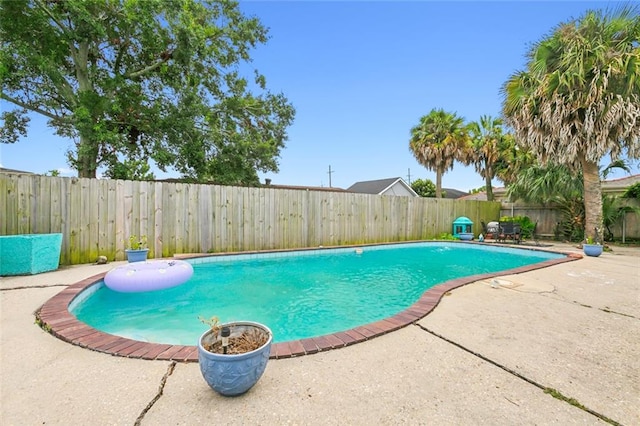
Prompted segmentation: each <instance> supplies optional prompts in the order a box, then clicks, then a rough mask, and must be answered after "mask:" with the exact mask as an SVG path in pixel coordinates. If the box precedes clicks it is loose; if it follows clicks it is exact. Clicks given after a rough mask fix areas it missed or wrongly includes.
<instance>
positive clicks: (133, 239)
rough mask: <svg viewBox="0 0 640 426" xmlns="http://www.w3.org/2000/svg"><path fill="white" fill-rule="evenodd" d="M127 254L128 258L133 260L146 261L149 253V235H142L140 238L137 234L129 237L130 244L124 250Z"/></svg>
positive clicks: (130, 260)
mask: <svg viewBox="0 0 640 426" xmlns="http://www.w3.org/2000/svg"><path fill="white" fill-rule="evenodd" d="M124 252H125V253H126V254H127V260H128V261H129V263H131V262H144V261H145V260H147V255H148V254H149V247H148V246H147V236H146V235H142V236H140V238H138V237H137V236H136V235H131V236H130V237H129V244H128V245H127V248H126V249H125V251H124Z"/></svg>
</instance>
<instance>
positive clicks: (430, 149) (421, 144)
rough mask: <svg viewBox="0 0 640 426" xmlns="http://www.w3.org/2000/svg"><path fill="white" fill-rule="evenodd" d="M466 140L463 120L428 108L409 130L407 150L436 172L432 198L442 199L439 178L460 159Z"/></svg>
mask: <svg viewBox="0 0 640 426" xmlns="http://www.w3.org/2000/svg"><path fill="white" fill-rule="evenodd" d="M468 138H469V137H468V135H467V132H466V129H465V125H464V119H463V118H461V117H458V116H457V115H456V114H455V113H450V112H446V111H444V110H442V109H432V110H431V112H429V114H427V115H425V116H423V117H422V118H421V119H420V124H418V125H417V126H415V127H414V128H412V129H411V141H410V142H409V149H411V152H413V155H414V156H415V157H416V160H418V162H419V163H420V164H422V165H423V166H425V167H426V168H427V169H428V170H433V171H435V172H436V198H442V175H443V174H444V173H445V172H446V171H447V170H451V169H452V168H453V162H454V160H457V159H460V158H462V150H463V149H464V146H465V144H466V143H467V141H468Z"/></svg>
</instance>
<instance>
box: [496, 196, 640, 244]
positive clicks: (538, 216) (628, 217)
mask: <svg viewBox="0 0 640 426" xmlns="http://www.w3.org/2000/svg"><path fill="white" fill-rule="evenodd" d="M621 204H622V205H626V206H630V207H635V208H638V207H640V202H639V201H638V200H635V199H623V200H621ZM500 216H528V217H529V219H531V220H532V221H533V222H538V228H537V234H538V236H540V237H542V238H554V237H555V228H556V224H557V223H558V222H560V221H562V220H563V216H562V212H561V211H560V209H559V208H557V207H556V206H553V205H549V206H542V205H531V204H519V203H508V202H503V203H502V208H501V209H500ZM610 228H611V232H612V233H613V235H614V238H616V239H617V240H619V239H623V238H625V239H634V240H637V239H640V217H639V216H638V214H637V213H635V212H627V213H625V214H624V215H623V217H621V218H620V220H618V221H617V222H616V223H615V224H614V225H613V226H611V227H610Z"/></svg>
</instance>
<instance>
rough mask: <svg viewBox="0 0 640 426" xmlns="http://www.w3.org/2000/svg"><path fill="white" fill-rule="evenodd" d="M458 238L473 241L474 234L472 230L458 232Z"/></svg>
mask: <svg viewBox="0 0 640 426" xmlns="http://www.w3.org/2000/svg"><path fill="white" fill-rule="evenodd" d="M458 238H460V240H462V241H471V240H473V234H472V233H471V232H461V233H459V234H458Z"/></svg>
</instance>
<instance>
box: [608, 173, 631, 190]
mask: <svg viewBox="0 0 640 426" xmlns="http://www.w3.org/2000/svg"><path fill="white" fill-rule="evenodd" d="M638 182H640V175H631V176H625V177H623V178H618V179H611V180H603V181H602V188H603V189H605V188H607V189H614V188H615V189H627V188H628V187H630V186H631V185H633V184H634V183H638Z"/></svg>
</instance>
